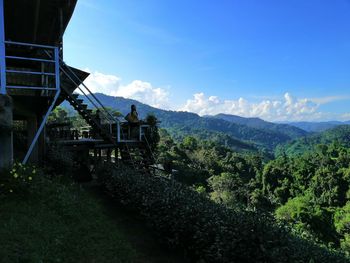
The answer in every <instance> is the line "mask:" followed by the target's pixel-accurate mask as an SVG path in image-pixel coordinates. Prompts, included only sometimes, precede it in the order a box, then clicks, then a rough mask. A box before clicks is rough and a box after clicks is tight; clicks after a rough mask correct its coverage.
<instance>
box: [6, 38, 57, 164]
mask: <svg viewBox="0 0 350 263" xmlns="http://www.w3.org/2000/svg"><path fill="white" fill-rule="evenodd" d="M0 48H1V56H2V63H1V66H2V68H1V93H4V94H6V93H9V91H10V90H32V91H42V92H44V91H52V92H54V93H52V94H50V95H52V96H53V99H52V100H51V104H50V105H49V107H48V109H47V112H46V113H45V115H44V117H43V120H42V122H41V124H40V126H39V128H38V130H37V132H36V134H35V136H34V138H33V140H32V142H31V144H30V146H29V149H28V151H27V153H26V155H25V157H24V160H23V162H22V163H23V164H25V163H27V161H28V159H29V157H30V155H31V154H32V152H33V149H34V147H35V145H36V143H37V141H38V138H39V136H40V134H41V132H42V131H43V129H44V126H45V124H46V121H47V119H48V117H49V115H50V113H51V111H52V110H53V108H54V106H55V104H56V101H57V99H58V97H59V95H60V91H61V89H60V64H59V48H58V47H55V46H46V45H38V44H30V43H22V42H13V41H4V42H3V45H2V46H1V47H0ZM9 53H10V54H9ZM48 53H49V54H52V57H47V55H46V54H48ZM23 54H25V55H23ZM49 78H50V79H49ZM38 84H39V85H38Z"/></svg>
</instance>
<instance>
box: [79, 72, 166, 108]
mask: <svg viewBox="0 0 350 263" xmlns="http://www.w3.org/2000/svg"><path fill="white" fill-rule="evenodd" d="M85 71H88V72H89V70H88V69H85ZM84 83H85V85H86V86H87V87H88V88H89V89H90V90H91V91H92V92H93V93H96V92H99V93H104V94H107V95H110V96H120V97H124V98H131V99H135V100H138V101H140V102H143V103H146V104H149V105H151V106H153V107H160V108H168V103H169V98H168V97H169V93H168V91H167V90H165V89H163V88H156V87H153V86H152V84H151V83H149V82H145V81H141V80H134V81H132V82H131V83H129V84H127V85H122V84H121V78H119V77H117V76H114V75H107V74H103V73H100V72H98V71H95V72H91V73H90V75H89V77H88V78H87V79H86V80H85V82H84Z"/></svg>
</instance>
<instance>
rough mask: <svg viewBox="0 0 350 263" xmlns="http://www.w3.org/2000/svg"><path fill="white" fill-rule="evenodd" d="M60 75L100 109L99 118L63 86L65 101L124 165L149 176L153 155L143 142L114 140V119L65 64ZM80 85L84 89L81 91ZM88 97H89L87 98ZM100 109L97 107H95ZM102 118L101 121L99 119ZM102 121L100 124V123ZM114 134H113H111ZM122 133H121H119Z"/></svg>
mask: <svg viewBox="0 0 350 263" xmlns="http://www.w3.org/2000/svg"><path fill="white" fill-rule="evenodd" d="M60 70H61V74H62V75H64V76H65V77H66V78H68V79H70V81H71V82H72V83H74V85H75V87H77V88H78V89H79V90H80V91H81V92H82V94H84V95H85V98H87V99H88V100H89V101H90V102H91V104H92V105H93V106H95V108H98V109H100V111H101V112H100V113H101V114H100V116H97V115H96V114H94V113H93V111H92V110H91V109H88V105H87V104H85V103H84V101H83V100H82V99H80V98H79V94H76V93H72V89H69V88H66V87H65V85H62V87H61V94H62V96H63V98H64V99H66V100H67V101H68V102H69V103H70V104H71V105H72V106H73V108H74V109H75V110H76V111H77V112H78V113H79V115H80V116H81V117H83V119H84V120H85V121H86V122H87V123H88V124H89V125H90V126H91V127H92V128H93V130H94V131H95V132H96V134H98V135H99V136H100V137H101V138H102V139H103V140H104V141H106V142H109V143H111V144H113V145H115V147H116V148H118V149H119V150H120V155H121V160H122V162H123V163H124V164H126V165H129V166H132V167H133V168H134V169H136V170H138V171H140V172H143V173H146V174H151V169H150V166H151V165H152V164H154V160H153V155H152V152H151V149H150V148H149V147H148V145H147V144H146V143H145V142H143V141H138V142H137V143H131V144H128V143H127V142H118V141H117V138H116V134H114V133H116V131H115V129H113V128H115V127H116V126H117V125H116V123H117V122H119V120H118V119H115V118H114V117H113V116H112V115H111V114H110V113H109V112H108V111H107V109H106V108H105V107H104V106H103V105H102V104H101V102H100V101H99V100H98V99H97V98H96V97H95V95H94V94H93V93H91V91H90V90H89V89H88V87H86V86H85V85H84V83H82V82H81V81H80V79H79V78H78V77H77V75H76V74H74V72H72V71H71V70H70V69H69V68H68V67H67V66H66V65H65V64H64V62H62V65H61V66H60ZM80 84H81V85H82V86H83V87H85V90H84V91H83V90H82V89H81V87H80ZM88 95H90V96H88ZM98 105H99V106H100V107H97V106H98ZM101 118H102V119H101ZM102 120H103V121H104V123H107V124H102V123H101V121H102ZM113 132H114V133H113ZM121 132H122V131H121Z"/></svg>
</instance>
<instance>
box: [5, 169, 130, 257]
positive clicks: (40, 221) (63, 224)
mask: <svg viewBox="0 0 350 263" xmlns="http://www.w3.org/2000/svg"><path fill="white" fill-rule="evenodd" d="M29 188H30V190H29V191H25V192H21V191H16V190H13V191H12V189H11V192H8V193H6V194H2V195H0V244H1V245H0V259H1V262H11V263H12V262H35V263H37V262H84V263H88V262H99V263H100V262H135V260H134V259H135V258H136V256H137V255H136V252H135V251H134V250H133V249H132V248H131V246H130V244H129V243H128V242H127V241H126V239H125V238H124V237H123V235H122V234H121V231H120V229H119V227H118V225H116V223H115V222H114V221H113V220H112V219H111V218H109V217H108V216H107V215H105V214H104V211H103V207H102V205H101V204H100V203H99V202H98V200H96V199H94V198H93V197H92V196H91V195H89V194H88V193H87V192H86V191H85V190H84V189H82V188H81V187H79V186H78V185H76V184H73V183H71V182H62V181H61V180H58V179H49V178H46V177H43V176H37V177H36V178H35V179H33V181H32V182H31V186H30V187H29ZM0 194H1V193H0Z"/></svg>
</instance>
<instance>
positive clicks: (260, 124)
mask: <svg viewBox="0 0 350 263" xmlns="http://www.w3.org/2000/svg"><path fill="white" fill-rule="evenodd" d="M210 117H212V118H218V119H222V120H226V121H229V122H233V123H237V124H241V125H246V126H248V127H252V128H256V129H261V130H269V131H275V132H280V133H283V134H285V135H287V136H289V137H290V138H293V139H294V138H298V137H301V136H305V135H306V134H307V132H306V131H305V130H304V129H301V128H298V127H295V126H292V125H288V124H279V123H273V122H268V121H264V120H262V119H260V118H245V117H241V116H237V115H230V114H223V113H220V114H217V115H215V116H210Z"/></svg>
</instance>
